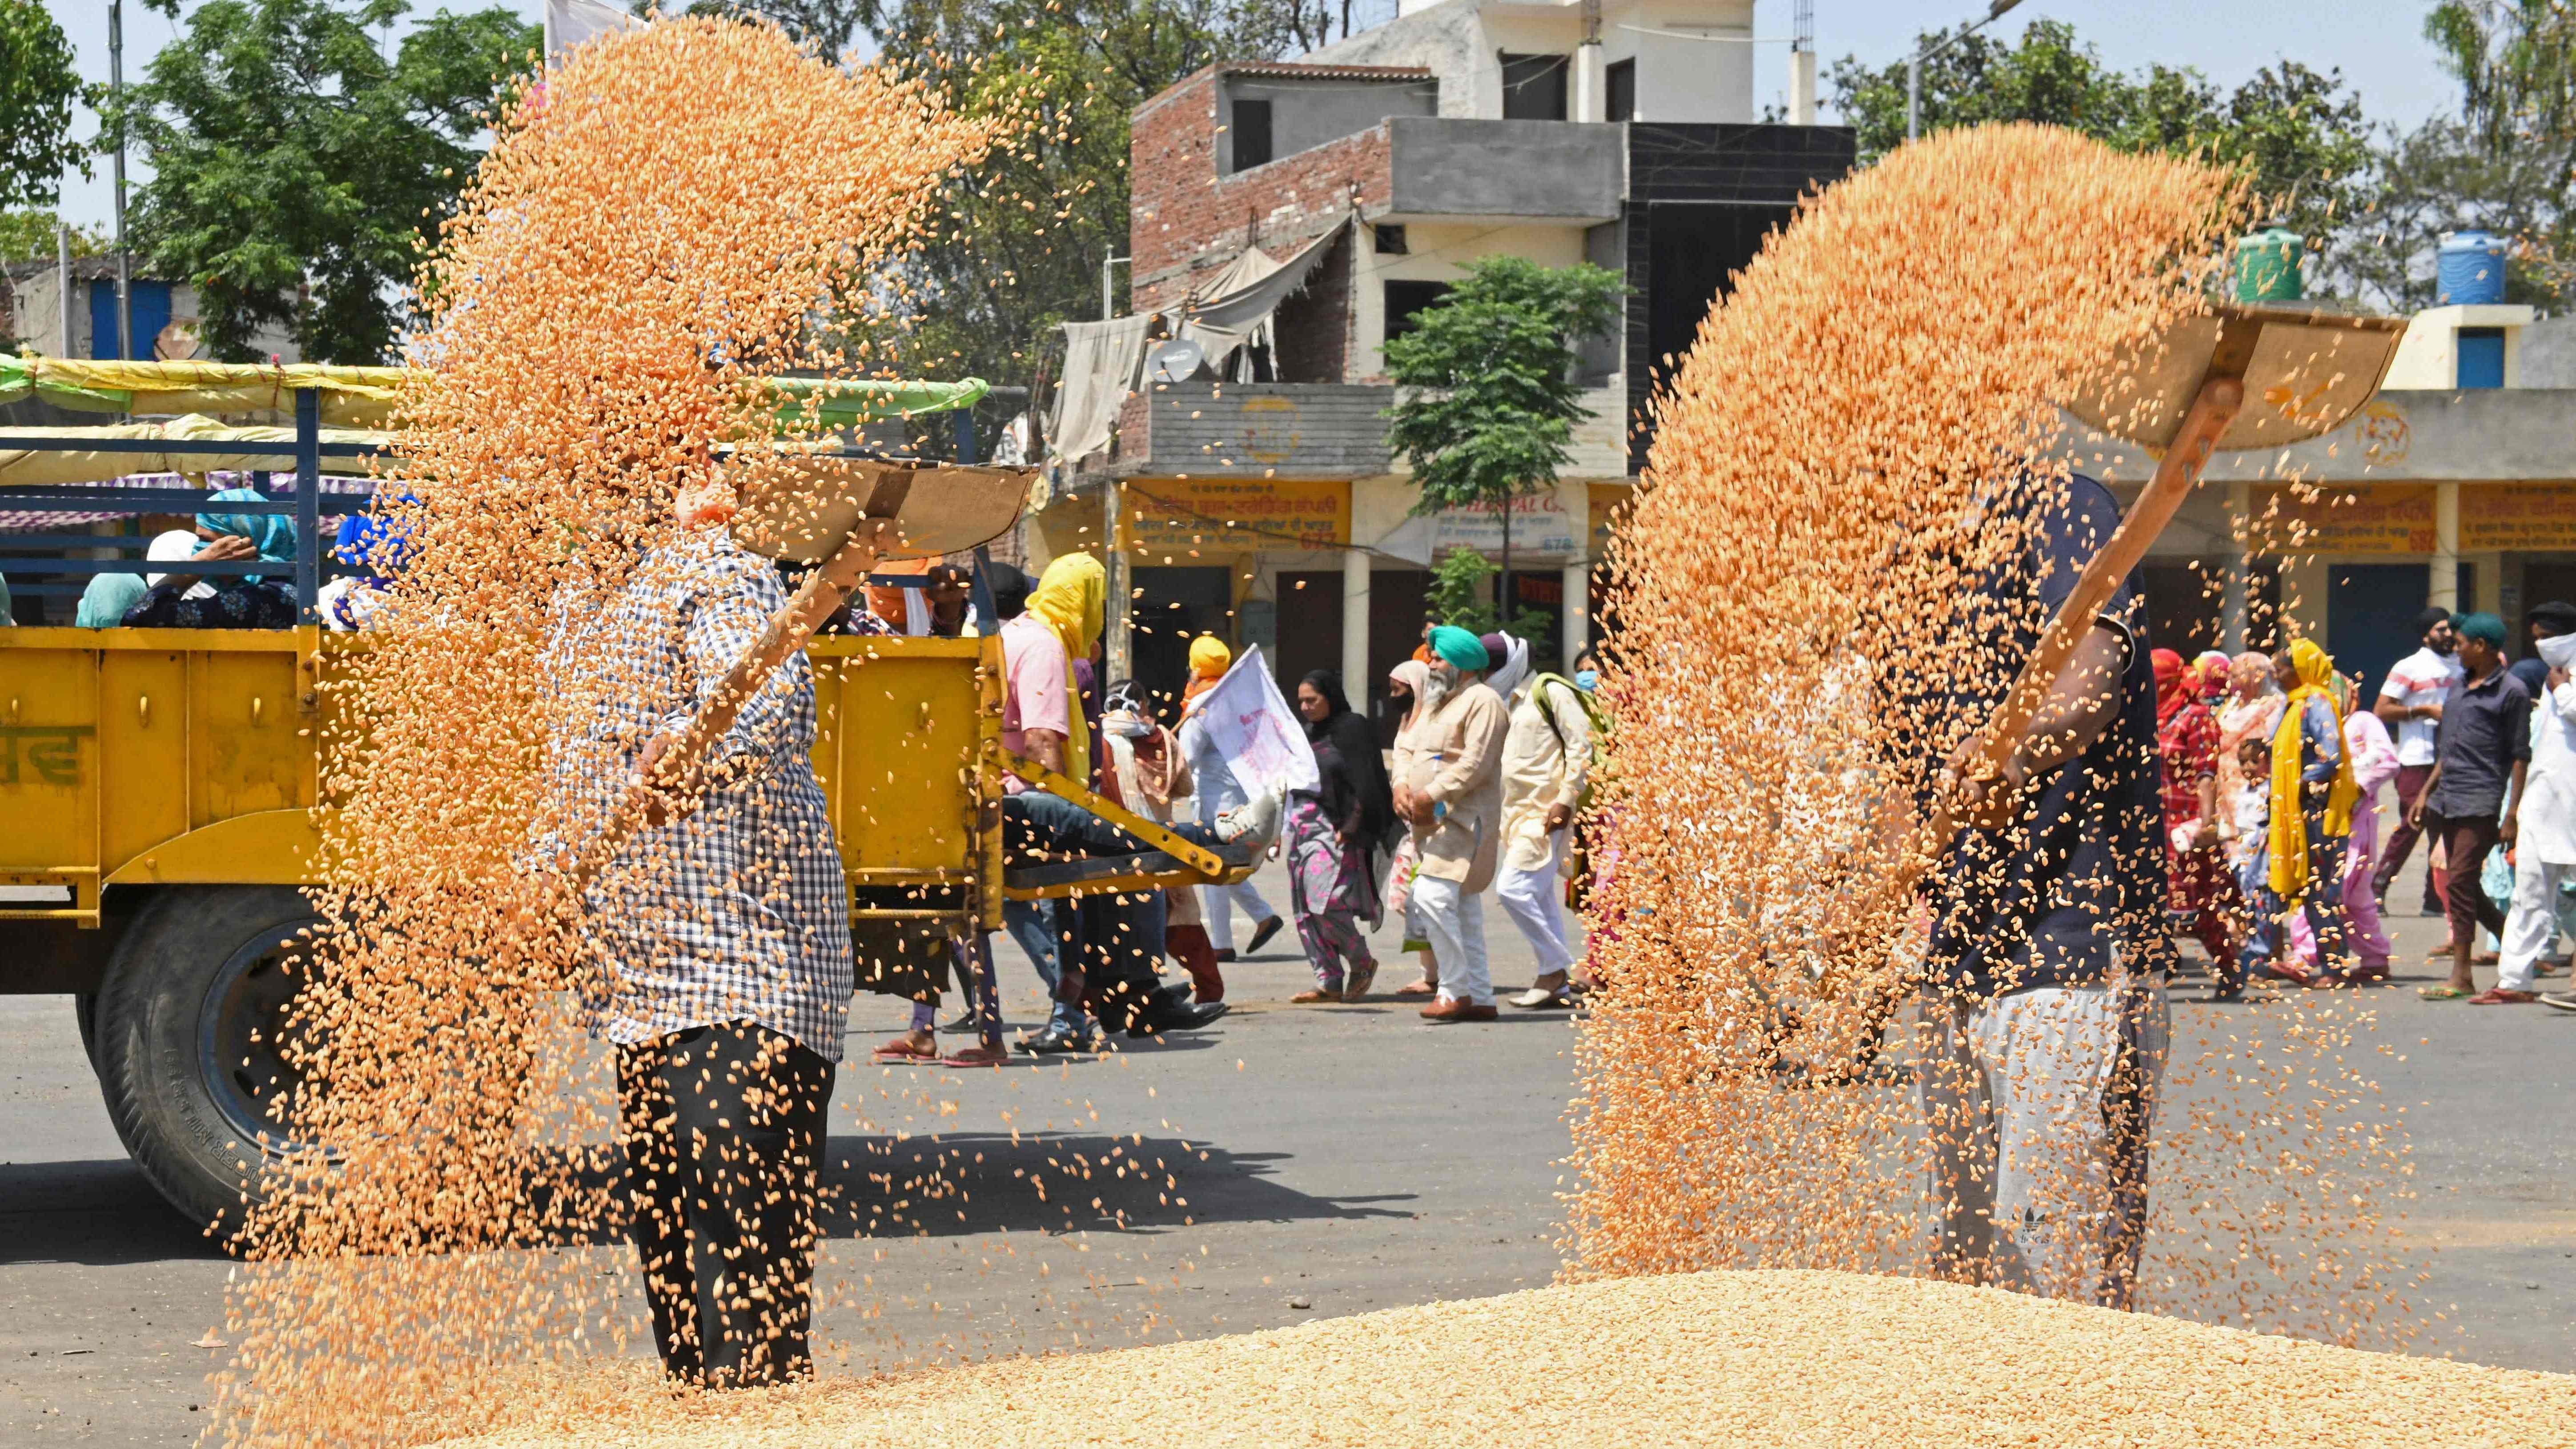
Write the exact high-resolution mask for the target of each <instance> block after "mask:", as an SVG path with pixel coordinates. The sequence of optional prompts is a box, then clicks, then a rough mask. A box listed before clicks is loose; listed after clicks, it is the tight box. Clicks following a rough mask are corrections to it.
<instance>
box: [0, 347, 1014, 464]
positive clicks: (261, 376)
mask: <svg viewBox="0 0 2576 1449" xmlns="http://www.w3.org/2000/svg"><path fill="white" fill-rule="evenodd" d="M402 380H403V369H401V368H399V367H330V366H325V365H323V364H320V363H279V364H268V363H252V362H94V361H85V360H82V359H79V358H69V357H30V356H9V355H6V354H0V403H12V402H16V401H17V400H18V399H20V398H24V397H35V398H41V399H43V400H44V401H46V402H49V403H52V404H54V405H55V406H57V407H64V408H72V409H75V410H78V411H81V412H96V413H226V414H241V413H253V412H256V413H273V414H276V415H278V416H279V417H280V418H281V420H291V419H292V418H293V416H294V412H295V397H294V395H295V394H296V393H297V392H300V391H304V390H306V389H311V390H313V391H316V392H319V393H320V394H321V395H322V424H323V426H325V427H343V428H373V427H383V426H385V425H386V424H387V423H389V422H390V421H391V419H392V414H393V408H394V400H395V396H396V394H397V393H398V392H399V390H400V389H401V387H402ZM759 386H760V387H761V388H763V389H765V390H767V391H770V392H772V393H776V394H780V395H781V401H782V404H785V403H789V402H792V403H793V404H794V405H796V406H798V407H801V408H810V409H812V410H813V412H814V414H815V416H816V419H817V420H818V421H819V422H821V423H822V424H823V425H825V426H828V427H855V426H857V425H858V424H860V423H863V422H868V421H871V420H874V419H878V418H895V417H907V416H911V415H913V414H916V413H937V412H948V411H950V410H952V409H956V408H965V407H972V406H974V405H975V403H976V402H977V401H978V400H980V399H981V398H982V397H983V396H984V394H985V393H986V392H987V391H989V390H990V389H989V388H988V387H987V385H986V384H985V383H984V381H983V380H982V379H981V378H973V377H968V378H960V379H959V380H957V381H956V382H912V381H905V380H899V379H895V380H877V379H866V378H828V379H827V378H804V377H781V378H768V379H764V380H763V381H762V382H761V383H760V384H759ZM782 410H784V409H782ZM144 471H150V470H148V469H147V470H144Z"/></svg>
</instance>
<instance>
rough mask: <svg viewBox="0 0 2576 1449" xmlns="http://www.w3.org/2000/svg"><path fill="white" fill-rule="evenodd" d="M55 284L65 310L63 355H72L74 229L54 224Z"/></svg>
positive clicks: (62, 224) (60, 223)
mask: <svg viewBox="0 0 2576 1449" xmlns="http://www.w3.org/2000/svg"><path fill="white" fill-rule="evenodd" d="M54 283H55V290H56V293H57V295H58V296H59V297H60V299H61V301H60V305H61V307H62V309H63V341H62V349H63V352H62V355H63V356H65V357H69V356H71V355H72V229H71V227H70V226H68V225H66V224H64V223H62V222H56V223H54Z"/></svg>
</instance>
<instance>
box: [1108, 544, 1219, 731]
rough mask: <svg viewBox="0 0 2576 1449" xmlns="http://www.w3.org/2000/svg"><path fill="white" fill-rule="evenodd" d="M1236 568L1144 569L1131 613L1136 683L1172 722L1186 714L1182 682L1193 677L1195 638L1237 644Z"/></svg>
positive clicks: (1138, 576)
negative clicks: (1192, 644)
mask: <svg viewBox="0 0 2576 1449" xmlns="http://www.w3.org/2000/svg"><path fill="white" fill-rule="evenodd" d="M1233 574H1234V571H1233V570H1232V569H1228V568H1223V567H1218V568H1140V569H1137V570H1136V571H1135V585H1134V587H1135V588H1136V589H1137V590H1138V593H1137V596H1136V600H1135V602H1134V604H1132V605H1131V606H1130V614H1129V618H1130V620H1131V621H1132V624H1133V628H1132V629H1131V631H1130V633H1129V635H1128V646H1127V647H1128V652H1129V654H1130V655H1131V656H1132V658H1133V662H1134V665H1135V669H1136V682H1137V683H1138V684H1141V685H1143V686H1144V687H1145V696H1146V698H1148V699H1150V700H1152V701H1153V702H1154V712H1155V713H1156V714H1158V715H1160V716H1161V717H1162V719H1163V722H1164V723H1166V724H1174V723H1177V722H1178V721H1179V720H1180V717H1181V686H1183V685H1185V684H1187V683H1189V680H1190V641H1191V640H1193V639H1196V638H1197V637H1199V636H1200V635H1201V634H1214V635H1215V636H1216V637H1218V638H1220V639H1223V640H1225V641H1226V644H1227V646H1228V647H1229V648H1230V647H1232V646H1233V644H1234V620H1233V618H1232V617H1231V616H1232V614H1233V611H1234V577H1233Z"/></svg>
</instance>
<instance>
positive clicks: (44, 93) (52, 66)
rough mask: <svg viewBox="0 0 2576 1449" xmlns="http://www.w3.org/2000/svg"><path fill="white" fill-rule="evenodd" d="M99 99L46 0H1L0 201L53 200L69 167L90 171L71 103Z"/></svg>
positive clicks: (30, 202)
mask: <svg viewBox="0 0 2576 1449" xmlns="http://www.w3.org/2000/svg"><path fill="white" fill-rule="evenodd" d="M97 98H98V88H97V87H95V86H91V85H86V84H84V83H83V82H82V81H81V78H80V71H79V69H78V68H77V67H76V66H75V64H74V61H73V55H72V45H71V41H70V40H69V39H68V38H67V37H65V36H64V34H63V27H62V26H61V25H60V24H58V23H56V21H55V20H54V17H53V16H52V14H50V13H49V12H48V11H47V10H46V9H45V4H44V0H0V207H13V206H51V205H53V203H54V201H55V200H56V199H57V198H59V197H60V196H61V195H62V184H63V173H64V172H66V171H77V172H79V173H80V174H81V175H83V176H87V175H89V174H90V168H89V153H88V149H87V148H86V147H84V146H82V145H81V144H80V143H79V142H76V141H74V140H73V139H72V109H73V107H74V106H76V105H81V104H95V103H96V101H97Z"/></svg>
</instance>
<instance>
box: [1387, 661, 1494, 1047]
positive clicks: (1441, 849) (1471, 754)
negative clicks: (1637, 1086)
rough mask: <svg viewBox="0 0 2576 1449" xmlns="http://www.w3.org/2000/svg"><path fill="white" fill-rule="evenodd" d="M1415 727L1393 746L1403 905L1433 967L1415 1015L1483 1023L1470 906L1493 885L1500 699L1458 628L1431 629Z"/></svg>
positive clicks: (1478, 935)
mask: <svg viewBox="0 0 2576 1449" xmlns="http://www.w3.org/2000/svg"><path fill="white" fill-rule="evenodd" d="M1431 653H1432V661H1431V664H1430V677H1429V682H1428V684H1427V686H1426V688H1425V690H1424V698H1423V702H1422V717H1421V720H1420V722H1419V723H1418V724H1417V725H1416V726H1415V727H1414V728H1413V729H1411V730H1408V731H1407V732H1406V733H1405V735H1404V737H1403V738H1402V739H1401V740H1399V741H1398V742H1397V744H1396V750H1395V782H1396V783H1395V811H1396V813H1397V814H1398V815H1401V816H1403V817H1404V819H1405V820H1406V822H1407V823H1409V824H1410V825H1411V826H1412V827H1413V839H1414V843H1415V849H1416V850H1417V851H1418V852H1419V854H1420V856H1421V862H1422V863H1421V867H1420V871H1419V873H1418V874H1417V875H1416V877H1415V879H1414V886H1413V898H1414V901H1415V902H1416V904H1417V905H1418V906H1419V908H1420V911H1421V915H1422V918H1423V922H1424V925H1425V926H1426V927H1427V929H1428V930H1429V932H1430V936H1431V949H1432V953H1433V955H1434V957H1435V958H1436V959H1437V960H1438V961H1439V962H1440V994H1439V996H1438V997H1437V998H1436V999H1435V1000H1433V1001H1432V1003H1431V1004H1430V1005H1429V1006H1426V1007H1424V1008H1422V1018H1423V1020H1425V1021H1432V1022H1441V1023H1447V1022H1457V1021H1492V1020H1493V1019H1494V984H1493V979H1492V977H1491V976H1490V975H1489V974H1488V972H1487V968H1486V963H1485V921H1484V911H1483V906H1482V903H1481V902H1480V901H1479V900H1478V899H1477V897H1478V896H1480V895H1481V894H1482V893H1483V892H1484V891H1485V889H1486V888H1487V887H1489V886H1491V885H1492V884H1493V881H1494V867H1495V863H1496V859H1497V857H1498V855H1499V853H1500V852H1499V850H1498V846H1499V845H1500V843H1501V841H1500V837H1501V834H1502V832H1501V830H1500V828H1499V826H1500V821H1499V817H1500V815H1501V813H1502V742H1503V733H1504V723H1505V715H1506V711H1505V709H1504V707H1503V699H1502V696H1501V695H1499V694H1496V693H1495V692H1494V691H1492V690H1490V689H1485V688H1480V687H1478V686H1481V685H1482V684H1483V682H1484V679H1485V672H1486V670H1487V668H1488V667H1489V662H1490V656H1489V655H1488V654H1487V653H1486V652H1485V646H1484V644H1483V642H1482V641H1480V640H1478V639H1477V637H1476V636H1475V635H1473V634H1470V633H1468V632H1467V631H1466V630H1464V629H1459V628H1455V627H1452V626H1450V625H1447V624H1443V625H1441V626H1439V627H1438V628H1435V629H1433V630H1432V631H1431Z"/></svg>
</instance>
